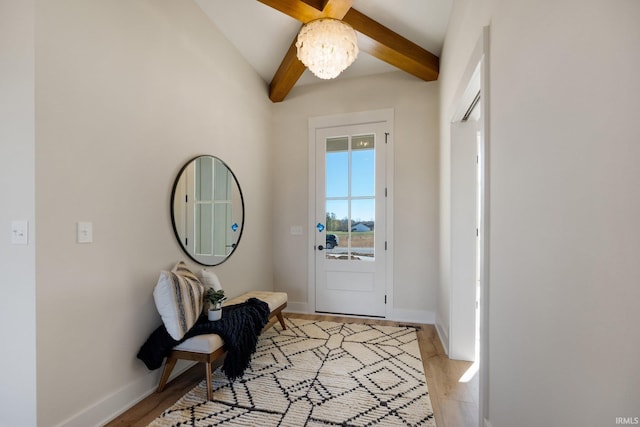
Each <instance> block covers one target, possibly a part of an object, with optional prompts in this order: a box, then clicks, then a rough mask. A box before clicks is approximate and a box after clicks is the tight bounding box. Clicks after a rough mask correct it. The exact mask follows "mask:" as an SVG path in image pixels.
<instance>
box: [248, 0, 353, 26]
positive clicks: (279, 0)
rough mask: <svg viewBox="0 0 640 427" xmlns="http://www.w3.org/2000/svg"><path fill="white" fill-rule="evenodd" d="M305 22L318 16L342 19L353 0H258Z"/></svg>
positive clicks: (318, 17)
mask: <svg viewBox="0 0 640 427" xmlns="http://www.w3.org/2000/svg"><path fill="white" fill-rule="evenodd" d="M258 1H259V2H260V3H263V4H266V5H267V6H270V7H272V8H274V9H275V10H278V11H280V12H282V13H284V14H285V15H288V16H290V17H292V18H294V19H297V20H298V21H300V22H302V23H303V24H306V23H307V22H309V21H313V20H314V19H320V18H335V19H342V18H343V17H344V15H345V14H346V13H347V11H348V10H349V9H351V6H352V5H353V0H258Z"/></svg>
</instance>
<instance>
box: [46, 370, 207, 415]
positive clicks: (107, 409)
mask: <svg viewBox="0 0 640 427" xmlns="http://www.w3.org/2000/svg"><path fill="white" fill-rule="evenodd" d="M195 363H196V362H182V361H178V364H176V367H175V368H174V370H173V372H172V374H171V376H170V377H169V381H171V380H172V379H173V378H175V377H177V376H178V375H180V374H181V373H183V372H184V371H186V370H187V369H189V368H190V367H192V366H193V365H194V364H195ZM160 373H161V369H157V370H155V371H152V372H149V373H148V374H147V375H145V376H143V377H141V378H139V379H137V380H136V381H133V382H132V383H130V384H127V385H126V386H124V387H122V388H121V389H119V390H117V391H115V392H113V393H111V394H109V395H108V396H106V397H104V398H102V399H101V400H99V401H97V402H95V403H93V404H92V405H90V406H89V407H87V408H85V409H83V410H82V411H80V412H78V413H77V414H75V415H73V416H72V417H70V418H67V419H66V420H65V421H63V422H61V423H60V424H58V426H59V427H87V426H96V427H99V426H103V425H105V424H106V423H108V422H109V421H111V420H113V419H114V418H116V417H117V416H119V415H120V414H122V413H124V412H125V411H126V410H127V409H129V408H131V407H132V406H134V405H136V404H137V403H139V402H140V401H141V400H143V399H144V398H145V397H147V396H149V395H150V394H151V393H154V392H155V391H156V388H157V387H158V381H159V380H160Z"/></svg>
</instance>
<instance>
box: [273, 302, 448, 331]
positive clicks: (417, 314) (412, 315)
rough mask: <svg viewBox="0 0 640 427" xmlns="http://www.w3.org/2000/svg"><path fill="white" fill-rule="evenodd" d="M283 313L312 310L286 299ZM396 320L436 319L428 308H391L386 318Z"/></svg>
mask: <svg viewBox="0 0 640 427" xmlns="http://www.w3.org/2000/svg"><path fill="white" fill-rule="evenodd" d="M284 311H285V313H286V312H289V313H302V314H314V313H315V312H314V311H313V310H310V309H309V304H308V303H306V302H298V301H288V302H287V308H286V309H285V310H284ZM347 317H354V318H367V317H366V316H364V317H363V316H347ZM387 319H388V320H393V321H396V322H410V323H424V324H427V325H433V324H434V323H435V320H436V316H435V313H434V312H432V311H428V310H406V309H398V308H396V309H393V312H392V313H391V315H390V316H389V317H388V318H387Z"/></svg>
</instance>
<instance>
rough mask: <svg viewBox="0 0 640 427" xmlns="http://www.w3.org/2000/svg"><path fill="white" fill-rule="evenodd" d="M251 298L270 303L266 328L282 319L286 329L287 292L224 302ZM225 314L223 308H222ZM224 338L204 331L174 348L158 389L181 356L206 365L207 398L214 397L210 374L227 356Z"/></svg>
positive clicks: (251, 294) (236, 300) (250, 294)
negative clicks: (203, 333)
mask: <svg viewBox="0 0 640 427" xmlns="http://www.w3.org/2000/svg"><path fill="white" fill-rule="evenodd" d="M249 298H258V299H259V300H262V301H264V302H266V303H267V304H269V309H270V310H271V313H270V314H269V322H268V323H267V325H266V326H265V327H264V329H263V331H265V330H267V329H269V328H270V327H272V326H273V325H274V324H275V322H276V321H279V322H280V325H281V326H282V329H286V326H285V323H284V317H283V316H282V310H284V308H285V307H286V306H287V294H286V293H285V292H266V291H254V292H247V293H246V294H243V295H240V296H239V297H237V298H233V299H230V300H228V301H226V302H225V304H224V305H233V304H239V303H242V302H245V301H246V300H248V299H249ZM223 313H224V309H223ZM223 347H224V341H222V338H220V336H219V335H217V334H205V335H198V336H195V337H192V338H189V339H188V340H185V341H184V342H182V343H180V344H178V345H177V346H175V347H173V349H172V350H171V353H170V354H169V356H167V361H166V363H165V365H164V370H163V371H162V375H161V377H160V384H159V385H158V388H157V390H156V391H157V392H158V393H159V392H161V391H162V390H164V387H165V386H166V385H167V381H168V380H169V375H171V371H173V368H174V367H175V365H176V362H177V361H178V360H179V359H183V360H192V361H195V362H202V363H204V364H205V374H206V378H207V399H209V400H212V399H213V380H212V375H211V368H212V364H213V362H215V361H216V360H218V359H221V358H222V357H223V356H224V355H225V351H224V349H223Z"/></svg>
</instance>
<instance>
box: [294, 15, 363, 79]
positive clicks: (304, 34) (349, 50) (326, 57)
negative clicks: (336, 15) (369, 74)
mask: <svg viewBox="0 0 640 427" xmlns="http://www.w3.org/2000/svg"><path fill="white" fill-rule="evenodd" d="M296 48H297V55H298V59H299V60H300V61H302V63H303V64H304V65H305V66H306V67H307V68H309V70H311V72H312V73H313V74H315V75H316V76H317V77H319V78H321V79H334V78H336V77H338V76H339V75H340V73H341V72H343V71H344V70H345V69H346V68H347V67H349V65H351V64H352V63H353V61H355V60H356V57H357V56H358V36H357V35H356V32H355V30H354V29H353V28H351V26H350V25H349V24H347V23H345V22H343V21H340V20H339V19H332V18H321V19H316V20H314V21H310V22H308V23H306V24H305V25H304V26H303V27H302V28H301V29H300V33H299V34H298V39H297V41H296Z"/></svg>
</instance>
